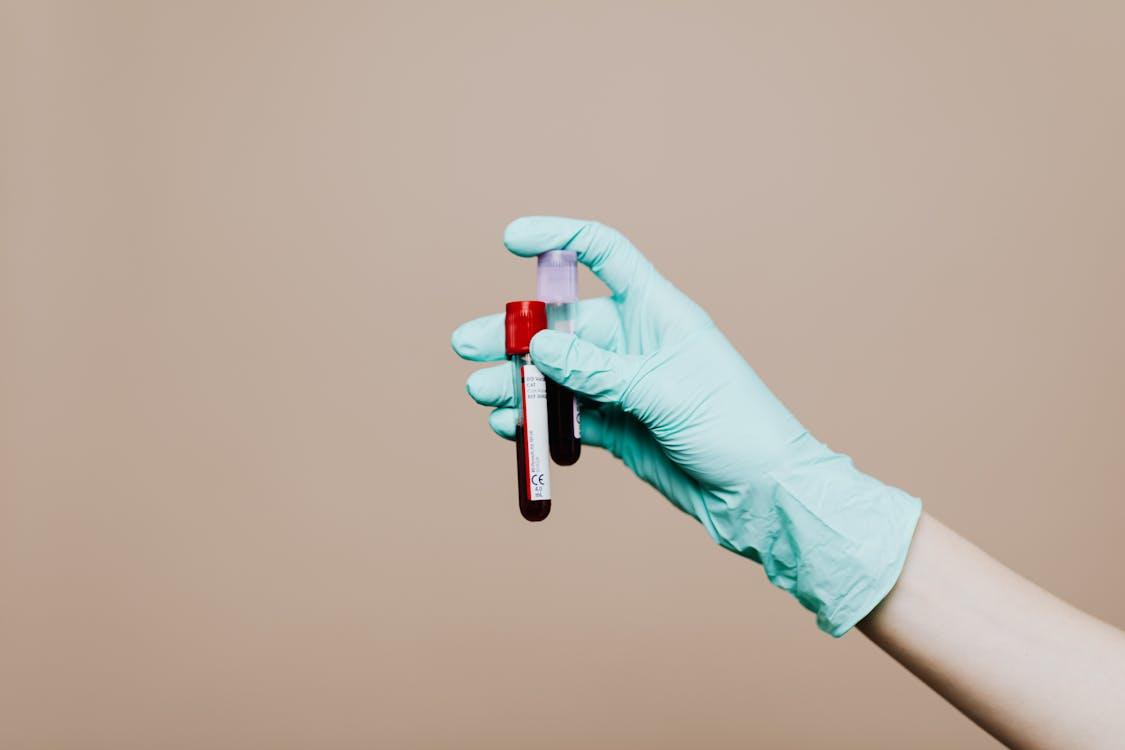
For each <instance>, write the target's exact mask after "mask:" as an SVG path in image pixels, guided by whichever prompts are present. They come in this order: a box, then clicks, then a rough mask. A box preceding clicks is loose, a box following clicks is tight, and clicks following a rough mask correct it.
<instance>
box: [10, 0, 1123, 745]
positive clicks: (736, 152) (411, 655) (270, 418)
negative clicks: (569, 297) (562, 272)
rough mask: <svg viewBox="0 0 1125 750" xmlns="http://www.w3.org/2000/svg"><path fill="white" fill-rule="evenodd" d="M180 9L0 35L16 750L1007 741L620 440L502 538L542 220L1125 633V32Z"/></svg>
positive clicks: (1115, 16)
mask: <svg viewBox="0 0 1125 750" xmlns="http://www.w3.org/2000/svg"><path fill="white" fill-rule="evenodd" d="M179 5H181V6H188V5H189V4H186V3H184V4H179ZM190 5H191V6H192V7H174V6H173V4H172V3H138V4H126V3H86V2H74V3H71V4H59V3H40V2H28V3H26V4H21V5H16V6H12V5H11V4H4V5H3V11H2V12H0V85H2V86H3V88H2V92H0V93H2V99H0V108H2V117H0V128H2V130H0V148H2V149H3V151H2V153H0V159H2V161H0V180H2V182H0V190H2V193H0V441H2V443H0V746H2V747H4V748H9V749H12V750H18V749H22V748H63V749H65V748H114V749H115V750H123V749H127V748H153V747H159V748H309V747H316V748H371V747H394V748H478V747H479V748H527V747H536V748H568V747H638V748H639V747H643V748H681V747H700V746H729V747H735V746H737V747H771V748H805V747H816V746H819V747H832V748H902V747H917V748H947V747H961V748H988V747H994V746H995V745H994V743H993V742H992V741H991V740H990V739H988V738H987V737H986V736H984V735H983V733H981V732H980V731H979V730H978V729H976V728H975V727H973V726H972V725H970V724H969V723H968V722H967V721H965V720H963V719H961V718H960V717H959V715H957V714H956V713H955V712H954V711H953V710H952V709H951V708H950V707H948V706H947V705H945V704H944V703H943V702H942V701H941V700H940V699H938V698H936V697H935V696H934V695H932V694H931V693H930V692H928V691H927V689H926V688H924V687H923V686H922V685H921V684H920V683H918V682H917V681H916V680H914V679H913V678H912V677H910V676H909V675H908V674H906V673H905V672H903V671H902V670H901V669H900V668H899V667H897V666H896V665H895V664H894V663H892V662H891V661H890V659H889V658H887V657H885V656H883V655H882V654H881V653H879V652H877V651H876V649H874V648H873V647H872V646H871V645H870V644H869V643H868V642H867V641H866V640H865V639H864V638H863V637H862V636H861V635H859V634H857V633H853V634H850V635H849V636H847V637H845V638H844V639H843V640H840V641H834V640H832V639H831V638H828V637H827V636H824V635H821V634H820V633H819V632H818V631H817V630H816V628H815V625H814V622H813V618H812V617H811V615H810V614H809V613H807V612H805V611H804V610H802V609H801V608H800V607H798V606H797V605H796V604H795V603H794V602H792V601H790V600H789V599H788V598H787V597H786V596H785V595H783V594H781V593H780V592H778V591H776V590H774V589H772V588H771V587H770V586H769V585H768V583H767V582H766V580H765V577H764V576H763V575H762V573H761V571H760V570H759V569H758V568H757V567H756V566H754V565H753V564H751V563H749V562H747V561H743V560H741V559H739V558H737V557H734V556H732V555H730V554H728V553H725V552H723V551H721V550H720V549H719V548H718V547H716V546H715V545H713V544H712V543H711V542H710V540H709V539H708V538H707V536H706V534H704V533H703V531H702V530H701V529H700V528H699V527H697V526H696V525H695V524H694V523H692V522H691V521H690V520H689V519H687V518H685V517H683V516H681V515H680V514H679V513H677V512H676V511H674V510H672V509H671V508H670V507H669V506H667V505H666V504H665V503H664V502H663V501H662V500H661V499H660V498H659V497H657V496H656V495H655V493H654V492H653V491H651V490H650V489H648V488H647V487H645V486H643V485H641V484H640V483H638V482H636V481H635V480H633V479H632V478H631V477H630V476H628V475H627V473H626V472H625V471H624V470H623V469H622V468H621V467H620V466H618V465H617V464H615V462H614V461H613V460H611V459H610V458H609V457H608V456H606V455H604V454H600V453H597V452H593V451H590V452H589V453H588V454H587V455H586V456H585V457H584V458H583V460H582V462H581V463H580V464H579V465H578V466H577V467H576V468H575V469H573V470H565V471H563V470H560V471H559V472H557V475H556V483H557V490H556V497H557V500H556V504H555V510H554V512H553V514H552V516H551V518H550V520H549V521H548V522H547V523H544V524H542V525H540V526H531V525H528V524H526V523H524V522H523V521H522V520H521V519H520V517H519V515H518V513H517V511H516V499H515V496H514V488H513V486H512V485H513V481H514V480H513V476H512V475H513V472H514V466H513V464H514V461H513V458H512V455H511V453H512V451H511V448H510V446H509V445H507V444H505V443H503V442H502V441H500V440H499V439H496V438H494V437H493V436H492V434H491V433H490V432H489V430H488V428H487V426H486V413H485V410H483V409H480V408H478V407H475V406H474V405H472V404H471V402H470V401H469V399H468V398H467V397H466V396H465V393H464V390H463V382H464V379H465V377H466V376H467V375H468V374H469V372H470V371H471V368H470V366H469V365H466V364H463V363H460V362H459V361H458V360H456V358H455V357H454V356H453V354H452V353H451V352H450V350H449V344H448V339H449V332H450V331H451V330H452V329H453V328H454V327H455V325H456V324H458V323H459V322H460V321H461V320H463V319H465V318H467V317H470V316H475V315H479V314H483V313H487V312H491V311H495V310H499V309H500V307H501V305H502V303H503V302H504V301H506V300H507V299H510V298H516V297H520V296H526V295H528V294H530V293H531V291H532V289H533V286H532V284H533V268H532V266H531V264H529V263H528V262H526V261H522V262H521V261H519V260H516V259H514V258H512V257H509V256H508V255H507V253H506V252H505V251H504V250H503V248H502V247H501V245H500V236H501V232H502V230H503V227H504V225H505V223H506V222H507V221H508V220H509V219H511V218H513V217H515V216H517V215H520V214H523V213H560V214H569V215H577V216H589V217H595V218H599V219H602V220H604V221H606V222H608V223H612V224H614V225H616V226H617V227H619V228H620V229H622V230H623V231H625V232H626V233H627V234H628V235H629V236H630V237H631V238H632V239H633V240H634V241H635V242H636V243H637V245H638V246H639V247H641V248H643V249H644V250H645V251H646V252H647V253H648V254H649V256H650V257H651V258H652V259H653V260H654V261H655V262H656V263H657V265H658V266H659V267H660V268H662V269H663V270H664V271H665V273H666V274H667V275H668V276H670V277H671V278H672V279H673V280H675V281H676V282H677V283H678V284H679V285H680V286H681V287H682V288H684V289H685V290H686V291H687V292H688V293H690V294H691V295H693V296H694V297H695V298H696V299H698V300H700V301H701V302H702V303H703V304H704V305H705V306H706V307H707V308H708V310H709V311H710V312H711V313H712V315H713V316H714V317H715V318H716V319H717V320H718V321H719V322H720V324H721V325H722V326H723V327H724V328H725V330H726V331H727V332H728V334H729V335H730V337H731V338H732V339H733V340H734V342H735V343H736V344H737V345H738V347H739V348H740V349H741V350H742V351H743V352H744V353H745V355H746V356H747V357H748V359H749V360H750V361H751V363H752V364H753V365H754V366H755V367H756V368H757V369H758V371H759V372H760V373H761V374H762V376H763V377H764V378H765V379H766V381H767V382H768V383H769V384H771V386H772V387H773V388H774V389H775V390H776V391H777V392H778V393H779V394H780V396H781V397H782V398H783V399H784V400H785V402H786V403H787V404H789V405H790V406H791V408H793V409H794V411H795V412H796V413H797V414H798V416H799V417H800V418H801V419H802V421H804V422H805V423H806V424H807V425H808V426H810V428H811V429H813V430H814V431H815V432H816V433H817V435H818V436H820V437H821V438H822V439H825V440H827V441H829V442H830V443H831V444H832V445H833V446H834V447H836V448H838V449H840V450H844V451H846V452H848V453H850V454H851V455H853V456H854V457H855V459H856V460H857V462H858V463H859V464H860V466H861V467H862V468H864V469H866V470H867V471H869V472H871V473H873V474H875V475H877V476H879V477H880V478H882V479H884V480H886V481H889V482H892V483H896V484H898V485H900V486H902V487H904V488H906V489H908V490H909V491H911V492H912V493H914V494H916V495H918V496H920V497H922V498H923V499H924V501H925V502H926V504H927V507H928V508H929V510H930V511H931V512H932V513H934V514H935V515H937V516H938V517H940V518H941V519H943V520H944V521H946V522H947V523H950V524H951V525H953V526H954V527H956V528H957V529H959V530H960V531H962V532H963V533H965V534H966V535H967V536H968V537H970V538H971V539H973V540H974V541H976V542H977V543H979V544H981V545H982V546H984V547H985V548H987V549H988V550H990V551H991V552H992V553H993V554H995V555H996V556H998V557H999V558H1000V559H1001V560H1003V561H1005V562H1007V563H1009V564H1010V565H1012V566H1014V567H1015V568H1017V569H1018V570H1020V571H1022V572H1023V573H1025V574H1026V575H1028V576H1030V577H1031V578H1032V579H1034V580H1035V581H1037V582H1039V583H1041V584H1043V585H1045V586H1046V587H1048V588H1050V589H1052V590H1053V591H1055V592H1057V593H1058V594H1060V595H1062V596H1064V597H1065V598H1067V599H1069V600H1070V601H1072V602H1074V603H1075V604H1077V605H1079V606H1081V607H1084V608H1086V609H1088V610H1090V611H1092V612H1094V613H1095V614H1097V615H1099V616H1101V617H1103V618H1105V619H1107V620H1109V621H1111V622H1114V623H1116V624H1118V625H1125V597H1123V596H1122V593H1121V588H1120V586H1121V571H1122V569H1123V567H1125V545H1123V544H1122V543H1121V533H1122V529H1123V527H1125V511H1123V510H1122V507H1123V498H1122V496H1121V492H1120V482H1119V477H1120V470H1121V459H1120V453H1121V450H1122V441H1121V438H1120V434H1121V433H1120V424H1121V422H1122V420H1123V419H1125V396H1123V395H1122V389H1121V384H1122V382H1123V381H1125V347H1123V345H1122V340H1123V338H1125V337H1123V336H1122V321H1123V316H1125V295H1123V293H1122V292H1123V284H1125V260H1123V258H1125V254H1123V253H1122V249H1123V240H1125V211H1123V210H1122V206H1123V205H1125V177H1123V175H1125V146H1123V145H1122V133H1123V132H1125V85H1123V77H1122V71H1123V70H1125V46H1123V45H1122V44H1121V29H1122V28H1123V24H1125V12H1123V11H1122V6H1121V5H1120V4H1117V5H1116V7H1113V4H1107V5H1105V6H1102V5H1100V4H1078V5H1073V4H1063V3H1055V4H1045V5H1038V4H1028V3H988V4H978V3H961V4H953V5H950V4H947V3H936V2H935V3H929V4H926V5H919V4H912V5H913V9H910V10H907V9H904V8H903V7H900V6H899V4H896V3H887V4H883V5H879V4H870V3H862V4H860V3H852V4H839V3H827V4H824V5H822V6H819V7H817V6H811V5H807V4H801V5H800V7H797V5H796V4H769V5H766V4H760V5H754V6H748V5H745V4H742V3H732V4H729V5H725V4H697V3H691V4H688V3H682V4H671V3H663V4H658V3H646V4H637V5H612V6H609V7H606V6H604V4H601V3H597V4H589V5H583V4H574V3H566V4H563V3H558V4H552V5H538V4H527V3H513V4H510V5H485V6H481V5H479V4H474V7H470V4H468V3H464V4H461V3H454V4H448V5H432V4H426V5H422V4H402V5H393V6H392V5H382V4H367V5H364V4H360V3H312V2H309V3H305V4H277V3H263V4H261V5H250V4H244V3H239V4H234V5H232V4H230V3H213V4H203V5H201V4H190ZM583 283H584V284H585V289H586V291H587V292H588V293H598V290H597V289H596V283H595V282H594V281H593V280H592V279H591V278H589V277H588V276H587V277H584V278H583Z"/></svg>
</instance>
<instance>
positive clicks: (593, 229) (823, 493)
mask: <svg viewBox="0 0 1125 750" xmlns="http://www.w3.org/2000/svg"><path fill="white" fill-rule="evenodd" d="M504 244H505V245H506V246H507V247H508V249H509V250H510V251H511V252H513V253H515V254H516V255H522V256H534V255H538V254H539V253H542V252H544V251H546V250H555V249H567V250H574V251H576V252H577V254H578V259H579V261H581V262H582V263H585V264H586V265H587V266H589V268H590V270H592V271H593V272H594V273H595V274H596V275H597V276H598V277H599V278H600V279H601V280H602V281H604V282H605V284H606V285H607V286H608V287H609V289H610V291H611V292H612V293H613V294H612V296H610V297H602V298H598V299H590V300H582V301H581V302H579V303H578V306H577V316H576V318H577V320H576V334H577V335H571V334H565V333H559V332H556V331H542V332H540V333H539V334H537V335H536V336H535V338H534V339H533V340H532V342H531V357H532V360H533V361H534V362H535V364H536V365H537V366H538V367H539V369H540V370H541V371H542V372H543V373H544V374H545V375H546V376H547V377H549V378H551V379H552V380H555V381H556V382H558V383H560V384H561V385H564V386H566V387H567V388H570V389H571V390H572V391H574V392H575V393H577V394H579V395H580V396H583V397H585V398H586V399H590V400H592V401H594V402H598V403H599V404H600V407H599V408H596V409H590V408H583V412H582V440H583V442H585V443H587V444H588V445H595V446H601V447H604V448H607V449H608V450H609V451H611V452H612V453H613V454H614V455H615V456H617V457H618V458H620V459H621V460H622V461H623V462H624V463H625V465H626V466H628V467H629V468H630V469H631V470H632V471H633V472H634V473H635V474H636V475H637V476H639V477H640V478H641V479H643V480H645V481H646V482H648V483H649V484H651V485H653V486H654V487H656V489H657V490H659V491H660V492H661V493H662V494H663V495H664V496H665V497H667V498H668V499H669V500H670V501H671V502H672V503H674V504H675V505H676V506H677V507H679V508H680V509H681V510H683V511H685V512H687V513H689V514H690V515H692V516H694V517H695V518H697V519H698V520H699V521H700V522H701V523H702V524H703V526H704V528H706V529H707V532H708V533H709V534H710V535H711V536H712V537H713V538H714V539H715V540H716V541H717V542H718V543H719V544H721V545H722V546H724V547H726V548H728V549H730V550H733V551H735V552H737V553H739V554H741V555H744V556H746V557H748V558H750V559H751V560H755V561H757V562H760V563H761V564H762V565H763V567H764V568H765V571H766V575H767V576H768V577H769V579H770V581H772V582H773V583H774V584H775V585H777V586H779V587H780V588H782V589H784V590H786V591H788V592H790V593H791V594H793V595H794V596H795V597H796V598H797V599H798V600H799V601H800V602H801V604H803V605H804V606H805V607H807V608H808V609H810V610H812V611H813V612H815V613H816V616H817V624H818V625H819V626H820V628H821V629H822V630H824V631H826V632H828V633H830V634H832V635H833V636H840V635H843V634H844V633H845V632H846V631H847V630H849V629H850V628H851V627H852V626H853V625H855V623H857V622H858V621H859V620H860V619H862V618H863V617H864V616H865V615H866V614H867V613H868V612H870V611H871V610H872V609H873V608H874V607H875V605H876V604H878V603H879V602H880V601H881V600H882V599H883V597H884V596H886V595H887V593H888V592H889V591H890V590H891V587H892V586H893V585H894V583H895V581H896V580H897V578H898V575H899V573H900V571H901V569H902V565H903V563H904V561H905V557H906V551H907V548H908V547H909V545H910V539H911V536H912V534H913V533H914V527H915V524H916V523H917V521H918V517H919V515H920V513H921V503H920V502H919V501H918V500H917V499H915V498H913V497H911V496H909V495H907V494H906V493H905V492H902V491H901V490H898V489H895V488H893V487H888V486H886V485H884V484H882V483H881V482H879V481H878V480H876V479H873V478H871V477H868V476H866V475H865V474H862V473H860V472H859V471H858V470H857V469H856V468H855V467H854V466H853V465H852V461H851V459H849V458H848V457H847V456H845V455H842V454H839V453H834V452H833V451H832V450H830V449H829V448H828V446H826V445H824V444H823V443H820V442H818V441H817V440H816V439H814V438H813V437H812V435H810V434H809V433H808V432H807V431H806V430H805V428H804V427H802V426H801V424H800V423H799V422H798V421H797V420H796V418H794V417H793V415H792V414H790V413H789V411H788V410H787V409H786V408H785V407H784V406H783V405H782V404H781V402H780V401H778V400H777V398H776V397H775V396H774V395H773V394H772V393H771V392H770V391H769V389H768V388H766V386H765V384H764V383H762V381H761V380H760V379H759V378H758V376H757V375H756V374H755V373H754V371H753V370H752V369H751V368H750V366H749V365H748V364H746V362H745V361H744V360H743V359H742V357H741V356H740V355H739V354H738V352H737V351H735V349H734V347H733V346H731V344H730V343H729V342H728V341H727V339H726V338H725V337H724V336H723V334H722V333H721V332H720V331H719V329H718V328H717V327H716V326H715V324H714V323H713V322H712V321H711V319H710V317H708V315H707V313H706V312H704V311H703V309H702V308H700V307H699V306H698V305H696V304H695V303H694V302H692V301H691V300H690V299H688V297H687V296H686V295H684V294H683V293H682V292H680V291H679V290H678V289H676V288H675V287H674V286H672V284H671V283H670V282H668V280H667V279H665V278H664V277H662V276H661V275H660V274H659V273H658V272H657V271H656V269H655V268H653V266H652V264H650V263H649V262H648V260H646V259H645V257H644V256H643V255H641V253H640V252H639V251H638V250H637V249H636V248H635V247H633V245H632V244H630V242H629V241H628V240H627V239H625V237H623V236H622V235H621V234H620V233H618V232H617V231H615V230H613V229H610V228H607V227H605V226H602V225H600V224H598V223H595V222H587V221H578V220H575V219H563V218H551V217H526V218H521V219H517V220H516V221H514V222H512V223H511V224H510V225H509V226H508V228H507V230H506V231H505V233H504ZM452 343H453V349H454V351H456V352H457V353H458V354H459V355H460V356H462V357H464V358H465V359H469V360H473V361H477V362H489V361H495V360H503V359H504V327H503V315H502V314H497V315H489V316H486V317H484V318H479V319H477V320H473V321H470V322H468V323H465V324H464V325H462V326H461V327H460V328H458V329H457V330H456V331H455V332H454V333H453V342H452ZM468 391H469V395H470V396H472V398H473V399H474V400H475V401H477V402H478V403H481V404H484V405H486V406H493V407H497V408H496V409H495V411H493V412H492V415H491V416H490V418H489V422H490V424H491V425H492V428H493V430H495V431H496V432H497V433H498V434H500V435H501V436H504V437H507V438H512V437H513V436H514V434H515V424H516V420H515V410H514V409H512V408H511V406H512V405H513V403H514V401H513V396H512V378H511V374H510V371H509V368H508V365H507V364H503V365H499V366H496V367H491V368H487V369H483V370H479V371H477V372H474V373H473V374H472V376H470V378H469V381H468Z"/></svg>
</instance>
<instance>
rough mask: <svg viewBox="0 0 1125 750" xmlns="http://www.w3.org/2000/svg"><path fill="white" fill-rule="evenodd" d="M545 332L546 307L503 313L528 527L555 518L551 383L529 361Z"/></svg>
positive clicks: (530, 305) (528, 303)
mask: <svg viewBox="0 0 1125 750" xmlns="http://www.w3.org/2000/svg"><path fill="white" fill-rule="evenodd" d="M546 327H547V307H546V305H544V304H543V303H542V302H539V301H538V300H520V301H517V302H509V303H508V304H507V305H506V306H505V308H504V350H505V353H506V354H507V355H508V361H510V362H511V363H512V386H513V390H514V392H515V396H516V474H517V479H518V482H519V499H520V513H521V514H522V515H523V517H524V518H526V519H527V520H528V521H542V520H543V519H544V518H546V517H547V515H548V514H549V513H550V512H551V461H550V444H549V439H548V434H549V432H548V426H547V425H548V422H547V379H546V378H545V377H543V373H541V372H539V368H537V367H536V366H535V365H533V364H532V363H531V357H529V356H528V352H529V351H530V347H531V339H532V337H533V336H534V335H535V334H537V333H538V332H539V331H542V330H543V329H544V328H546Z"/></svg>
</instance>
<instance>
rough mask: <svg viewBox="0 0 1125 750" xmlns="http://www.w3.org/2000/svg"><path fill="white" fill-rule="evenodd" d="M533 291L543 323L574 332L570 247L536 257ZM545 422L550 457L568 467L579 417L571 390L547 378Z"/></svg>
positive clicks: (574, 262)
mask: <svg viewBox="0 0 1125 750" xmlns="http://www.w3.org/2000/svg"><path fill="white" fill-rule="evenodd" d="M536 281H537V283H536V294H535V296H536V297H538V298H539V299H540V300H542V301H543V302H545V303H546V304H547V326H548V327H549V328H550V329H551V330H552V331H563V332H564V333H574V315H575V305H576V303H577V302H578V254H577V253H575V252H574V251H573V250H549V251H547V252H545V253H543V254H542V255H540V256H539V268H538V274H537V278H536ZM547 423H548V429H549V431H550V435H551V458H553V459H554V461H555V463H557V464H558V465H559V466H570V465H571V464H573V463H574V462H575V461H577V460H578V456H579V454H580V453H581V452H582V429H581V416H580V415H579V411H578V400H577V399H576V398H575V397H574V393H573V392H571V391H570V390H569V389H567V388H563V387H562V386H561V385H559V384H558V383H556V382H555V381H553V380H550V379H548V380H547Z"/></svg>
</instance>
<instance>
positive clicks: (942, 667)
mask: <svg viewBox="0 0 1125 750" xmlns="http://www.w3.org/2000/svg"><path fill="white" fill-rule="evenodd" d="M858 627H859V629H860V630H861V631H862V632H863V633H864V634H865V635H866V636H867V637H868V638H870V639H871V640H872V641H873V642H874V643H875V644H876V645H877V646H879V647H880V648H881V649H883V650H884V651H886V652H887V653H888V654H890V655H891V656H892V657H894V658H895V659H896V660H897V661H898V662H899V663H900V664H902V665H903V666H904V667H906V668H907V669H908V670H910V671H911V672H913V673H914V674H915V675H917V676H918V678H919V679H921V680H922V681H923V682H925V683H926V684H927V685H929V686H930V687H931V688H933V689H934V690H935V691H936V692H937V693H938V694H940V695H941V696H942V697H943V698H945V699H946V700H947V701H949V702H950V703H952V704H953V705H954V706H956V707H957V709H958V710H960V711H961V712H962V713H964V714H965V715H966V716H968V717H969V718H970V719H972V720H973V721H974V722H976V723H977V724H979V725H980V726H981V728H983V729H984V730H985V731H986V732H988V733H989V734H991V735H992V736H993V737H995V738H996V739H998V740H1000V741H1001V742H1003V743H1005V744H1006V745H1008V746H1009V747H1013V748H1023V749H1032V748H1034V749H1035V750H1040V749H1042V748H1120V747H1123V746H1125V633H1123V632H1122V631H1121V630H1118V629H1117V628H1114V627H1112V626H1110V625H1107V624H1106V623H1104V622H1102V621H1100V620H1098V619H1096V618H1094V617H1091V616H1090V615H1088V614H1086V613H1085V612H1082V611H1081V610H1078V609H1076V608H1075V607H1072V606H1070V605H1069V604H1067V603H1066V602H1064V601H1062V600H1061V599H1058V598H1057V597H1055V596H1053V595H1052V594H1050V593H1049V592H1047V591H1044V590H1043V589H1041V588H1039V587H1038V586H1036V585H1035V584H1033V583H1031V582H1030V581H1028V580H1027V579H1025V578H1022V577H1020V576H1019V575H1017V574H1016V573H1015V572H1013V571H1012V570H1010V569H1009V568H1007V567H1005V566H1004V565H1002V564H1000V563H999V562H997V561H996V560H994V559H993V558H991V557H989V556H988V555H987V554H985V553H984V552H983V551H982V550H980V549H979V548H977V547H975V546H974V545H972V544H970V543H969V542H968V541H966V540H965V539H963V538H962V537H960V536H959V535H957V534H956V533H955V532H954V531H952V530H951V529H949V528H948V527H946V526H944V525H942V524H941V523H940V522H939V521H937V520H936V519H934V518H932V517H931V516H929V515H927V514H925V513H923V515H922V518H921V520H920V521H919V523H918V528H917V530H916V531H915V534H914V540H913V543H912V544H911V546H910V553H909V555H908V556H907V559H906V566H905V568H904V569H903V572H902V575H901V576H900V577H899V579H898V583H897V584H896V585H895V588H894V589H893V590H892V592H891V593H890V594H889V595H888V596H887V597H886V598H885V599H884V600H883V601H882V603H880V604H879V606H878V607H876V608H875V610H874V611H873V612H872V613H871V614H870V615H868V616H867V617H866V618H864V620H862V621H861V622H860V623H859V625H858Z"/></svg>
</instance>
